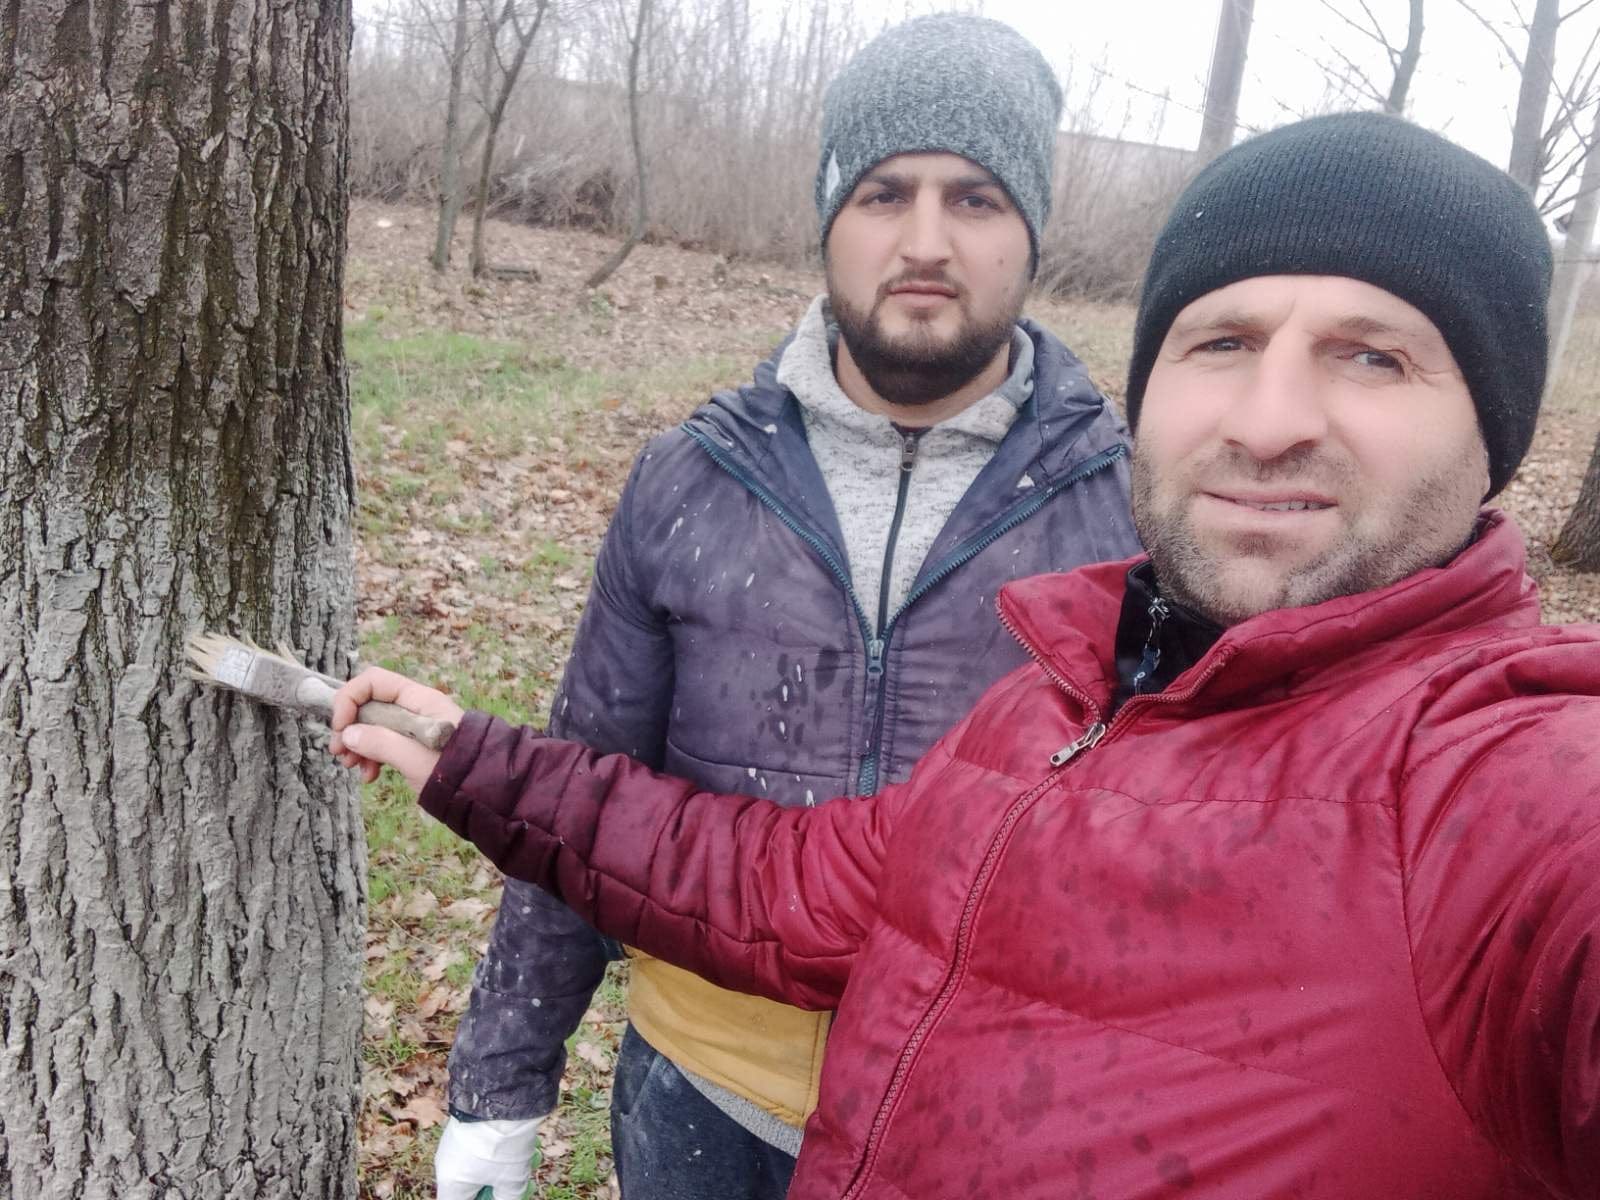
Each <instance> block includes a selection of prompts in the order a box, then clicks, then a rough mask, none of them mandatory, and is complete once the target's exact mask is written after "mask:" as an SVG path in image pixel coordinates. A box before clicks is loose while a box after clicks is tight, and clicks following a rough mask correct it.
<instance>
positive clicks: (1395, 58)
mask: <svg viewBox="0 0 1600 1200" xmlns="http://www.w3.org/2000/svg"><path fill="white" fill-rule="evenodd" d="M1355 4H1356V7H1357V8H1358V9H1360V12H1361V19H1360V20H1356V19H1355V18H1354V17H1352V16H1351V15H1350V14H1349V13H1347V12H1346V11H1345V10H1344V8H1343V7H1342V6H1340V5H1338V4H1335V3H1333V0H1322V7H1323V8H1325V9H1327V10H1328V11H1329V12H1330V13H1332V14H1333V15H1334V16H1336V17H1337V18H1339V20H1341V21H1343V22H1344V23H1345V24H1346V25H1348V26H1349V27H1350V28H1351V29H1353V30H1355V31H1356V32H1357V33H1359V34H1360V35H1361V36H1362V37H1363V38H1366V39H1367V40H1369V41H1372V42H1374V43H1376V44H1377V45H1378V47H1379V48H1380V49H1381V50H1382V51H1383V53H1384V56H1385V57H1386V58H1387V59H1388V60H1389V69H1390V74H1389V82H1388V86H1387V87H1385V86H1383V85H1382V84H1381V83H1380V82H1379V81H1378V80H1375V79H1373V77H1372V75H1371V74H1370V73H1369V72H1368V71H1367V69H1366V68H1365V67H1364V66H1362V65H1361V64H1360V63H1359V62H1358V61H1357V60H1356V59H1355V58H1354V57H1352V56H1351V55H1349V54H1346V53H1345V52H1344V51H1342V50H1340V49H1339V48H1338V47H1337V46H1330V47H1329V49H1330V50H1331V51H1332V53H1333V55H1334V57H1336V58H1337V59H1338V60H1339V62H1340V64H1341V68H1340V69H1341V75H1342V79H1341V82H1342V83H1343V85H1344V87H1345V88H1346V89H1347V90H1348V91H1351V92H1353V93H1354V94H1355V95H1357V96H1359V97H1361V99H1362V100H1364V101H1370V102H1372V103H1375V104H1380V105H1382V106H1383V111H1384V112H1388V113H1395V114H1396V115H1398V114H1400V113H1403V112H1405V109H1406V98H1407V96H1408V95H1409V94H1410V91H1411V80H1412V77H1413V76H1415V75H1416V73H1417V63H1418V62H1419V61H1420V60H1421V58H1422V0H1410V11H1411V16H1410V20H1409V21H1408V23H1407V25H1406V40H1405V42H1404V44H1402V45H1398V46H1397V45H1395V43H1394V42H1393V41H1392V40H1391V39H1390V37H1389V35H1388V33H1387V32H1386V31H1385V30H1384V28H1383V23H1382V22H1381V21H1379V20H1378V16H1377V14H1376V13H1374V12H1373V11H1372V7H1371V6H1370V5H1369V4H1368V3H1367V0H1355Z"/></svg>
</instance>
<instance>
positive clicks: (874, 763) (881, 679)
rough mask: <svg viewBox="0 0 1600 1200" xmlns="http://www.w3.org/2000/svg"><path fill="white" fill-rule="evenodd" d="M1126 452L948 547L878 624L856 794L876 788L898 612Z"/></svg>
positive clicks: (1088, 465) (1090, 461)
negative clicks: (873, 702) (872, 693)
mask: <svg viewBox="0 0 1600 1200" xmlns="http://www.w3.org/2000/svg"><path fill="white" fill-rule="evenodd" d="M1127 452H1128V449H1127V447H1126V446H1124V445H1122V444H1121V443H1118V444H1117V445H1115V446H1111V447H1108V448H1107V449H1105V450H1102V451H1101V452H1100V453H1099V454H1096V455H1095V456H1094V457H1092V458H1087V459H1085V460H1084V461H1083V462H1081V463H1079V464H1078V465H1077V466H1076V467H1074V468H1073V469H1072V470H1071V471H1069V472H1068V473H1067V474H1066V475H1064V476H1063V477H1062V478H1060V479H1058V480H1057V481H1056V482H1055V483H1053V484H1051V485H1050V486H1049V487H1047V488H1043V489H1041V490H1040V491H1039V492H1038V493H1037V494H1035V495H1032V496H1029V497H1028V498H1027V499H1026V500H1024V501H1023V502H1022V503H1021V504H1018V505H1017V506H1016V507H1014V508H1012V509H1011V510H1010V511H1009V512H1006V513H1002V514H1001V515H1000V517H999V518H998V519H996V520H995V521H994V522H993V523H992V524H991V525H990V526H989V527H988V528H987V529H985V530H983V531H982V532H980V533H979V534H978V535H977V536H976V537H974V538H973V539H972V540H971V541H970V542H967V543H966V544H965V545H964V546H958V547H957V548H956V549H955V550H953V551H951V553H950V556H949V557H948V558H946V559H945V560H944V561H943V562H942V563H940V564H939V565H938V567H936V568H935V569H934V570H933V571H931V572H929V574H928V575H927V576H926V577H925V578H924V579H923V581H922V582H921V583H920V584H919V585H917V586H916V587H915V588H913V589H912V590H911V594H910V595H908V596H907V597H906V598H905V601H904V602H903V603H902V604H901V605H900V607H899V608H898V609H896V610H895V613H894V616H893V617H891V618H890V619H889V623H888V625H887V627H885V626H883V625H882V624H880V626H879V632H878V642H877V649H876V659H874V658H873V651H872V648H871V647H869V648H868V664H867V674H868V676H869V678H873V679H876V681H877V685H878V689H877V690H878V695H877V715H876V717H875V718H874V721H873V729H872V740H871V742H869V743H868V748H867V753H866V756H865V757H864V758H862V760H861V769H860V771H859V772H858V774H857V776H856V793H857V794H858V795H862V796H870V795H872V793H874V792H875V791H877V790H878V758H879V750H880V748H881V746H882V743H883V719H884V707H883V704H884V693H885V692H886V691H887V690H888V682H889V681H888V679H887V678H886V677H885V676H884V673H883V650H884V647H885V646H887V645H888V643H889V638H890V637H891V636H892V634H893V633H894V627H895V625H896V623H898V622H899V620H900V618H901V616H902V615H904V613H905V611H906V609H908V608H910V607H911V606H912V605H913V604H915V603H916V602H917V601H918V600H920V599H922V597H923V596H926V595H927V594H928V592H929V591H931V590H932V589H933V587H934V586H935V585H936V584H938V583H939V582H940V581H941V580H943V579H944V578H945V577H946V576H947V575H949V574H950V573H951V572H952V571H954V570H956V569H957V568H958V567H961V566H964V565H965V564H966V563H968V562H970V561H971V560H972V559H974V558H976V557H977V556H978V555H979V554H982V553H983V552H984V551H985V550H987V549H988V548H989V547H990V546H991V545H993V544H994V543H995V542H996V541H998V540H999V539H1000V538H1002V537H1004V536H1005V535H1006V534H1008V533H1010V532H1011V531H1012V530H1013V529H1015V528H1016V527H1017V526H1018V525H1020V524H1022V522H1024V521H1026V520H1027V519H1028V518H1029V517H1031V516H1033V515H1034V514H1035V513H1037V512H1038V511H1039V510H1040V509H1042V508H1043V507H1044V506H1045V505H1046V504H1048V503H1049V502H1050V499H1051V498H1052V497H1053V496H1055V495H1056V494H1057V493H1059V492H1061V491H1063V490H1065V489H1066V488H1069V487H1071V486H1072V485H1073V484H1075V483H1081V482H1082V481H1083V480H1085V479H1087V478H1089V476H1091V475H1097V474H1099V473H1100V472H1101V471H1103V470H1105V469H1106V468H1107V467H1109V466H1111V465H1112V464H1113V463H1115V462H1116V461H1117V460H1118V459H1120V458H1122V457H1123V456H1124V455H1126V454H1127ZM1012 632H1013V636H1015V631H1014V630H1013V631H1012ZM874 661H875V662H876V665H877V673H876V674H875V675H874V673H873V664H874Z"/></svg>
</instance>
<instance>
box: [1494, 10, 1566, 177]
mask: <svg viewBox="0 0 1600 1200" xmlns="http://www.w3.org/2000/svg"><path fill="white" fill-rule="evenodd" d="M1560 29H1561V4H1560V0H1536V2H1535V4H1534V8H1533V21H1532V22H1531V23H1530V24H1529V25H1528V53H1527V54H1526V55H1525V56H1524V57H1523V60H1522V85H1521V87H1520V88H1519V90H1518V92H1517V116H1516V119H1515V121H1514V122H1513V123H1512V127H1511V159H1510V162H1509V164H1508V165H1507V167H1506V172H1507V173H1508V174H1509V175H1510V176H1511V178H1513V179H1515V180H1516V181H1517V182H1518V183H1520V184H1521V185H1522V186H1523V187H1525V188H1526V189H1527V190H1528V194H1529V195H1530V196H1531V195H1533V194H1534V193H1535V192H1536V191H1537V190H1538V188H1539V178H1540V176H1541V175H1542V174H1543V173H1544V110H1545V107H1546V106H1547V105H1548V103H1549V100H1550V81H1551V79H1552V77H1553V75H1554V71H1555V61H1556V34H1557V33H1558V32H1560Z"/></svg>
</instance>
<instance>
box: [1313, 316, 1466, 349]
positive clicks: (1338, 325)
mask: <svg viewBox="0 0 1600 1200" xmlns="http://www.w3.org/2000/svg"><path fill="white" fill-rule="evenodd" d="M1329 327H1330V328H1332V329H1335V330H1337V331H1338V332H1339V333H1341V334H1343V335H1344V336H1346V337H1353V338H1363V339H1367V338H1376V339H1379V340H1382V339H1389V338H1399V339H1400V340H1401V341H1407V342H1414V343H1427V344H1434V343H1442V342H1443V338H1442V337H1441V335H1440V334H1439V333H1438V332H1436V331H1435V330H1433V329H1432V328H1424V327H1423V326H1420V325H1417V324H1415V323H1414V322H1396V321H1385V320H1383V319H1382V318H1381V317H1370V316H1367V315H1366V314H1364V313H1352V314H1350V315H1349V316H1345V317H1340V318H1338V319H1337V320H1334V321H1332V322H1330V323H1329Z"/></svg>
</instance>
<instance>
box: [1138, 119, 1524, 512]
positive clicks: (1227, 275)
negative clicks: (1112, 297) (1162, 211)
mask: <svg viewBox="0 0 1600 1200" xmlns="http://www.w3.org/2000/svg"><path fill="white" fill-rule="evenodd" d="M1550 272H1551V255H1550V241H1549V238H1548V237H1547V236H1546V234H1545V231H1544V225H1543V223H1542V222H1541V221H1540V220H1539V214H1538V211H1537V210H1536V209H1535V208H1534V206H1533V201H1532V200H1530V199H1529V198H1528V194H1527V193H1526V192H1524V191H1523V190H1522V189H1521V188H1520V187H1518V186H1517V185H1516V184H1515V183H1514V182H1512V180H1511V177H1510V176H1509V175H1507V174H1506V173H1505V172H1504V171H1502V170H1500V169H1499V168H1498V167H1496V166H1493V165H1492V164H1490V163H1487V162H1485V161H1484V160H1483V159H1481V158H1479V157H1478V156H1477V155H1476V154H1473V153H1471V152H1470V151H1467V150H1463V149H1462V148H1461V147H1460V146H1457V145H1455V144H1453V143H1451V142H1449V141H1446V140H1445V139H1444V138H1442V137H1440V136H1439V135H1438V134H1436V133H1429V132H1428V131H1427V130H1426V129H1420V128H1418V127H1417V126H1415V125H1412V124H1411V123H1410V122H1408V121H1403V120H1401V119H1400V118H1399V117H1389V116H1381V115H1379V114H1377V113H1344V114H1339V115H1335V116H1327V117H1314V118H1312V119H1311V120H1308V121H1299V122H1296V123H1295V124H1293V125H1285V126H1283V127H1282V128H1280V129H1274V130H1272V131H1271V132H1270V133H1264V134H1261V135H1260V136H1259V137H1253V138H1250V139H1249V140H1248V141H1244V142H1240V143H1239V145H1237V146H1235V147H1234V148H1233V149H1231V150H1229V151H1227V152H1226V153H1224V154H1222V155H1221V156H1220V157H1218V158H1217V159H1216V160H1215V161H1214V162H1212V163H1211V165H1210V166H1208V167H1206V169H1205V170H1203V171H1202V172H1200V174H1199V175H1198V176H1196V177H1195V180H1194V182H1193V183H1191V184H1190V185H1189V186H1188V188H1187V189H1186V190H1185V191H1184V193H1183V195H1182V196H1180V197H1179V198H1178V203H1177V204H1176V205H1175V206H1174V208H1173V211H1172V216H1171V217H1170V218H1168V220H1167V226H1166V228H1165V229H1164V230H1162V232H1161V236H1160V238H1159V239H1157V241H1156V248H1155V251H1154V253H1152V255H1151V256H1150V268H1149V270H1148V272H1146V274H1145V278H1144V290H1143V294H1142V295H1141V296H1140V299H1139V315H1138V317H1137V319H1136V320H1135V323H1134V333H1133V355H1132V360H1131V362H1130V364H1129V368H1128V390H1127V409H1128V423H1129V424H1130V425H1133V426H1135V427H1136V426H1137V424H1138V421H1139V407H1140V405H1141V404H1142V402H1143V400H1144V389H1145V384H1146V383H1147V382H1148V381H1149V378H1150V368H1151V366H1152V365H1153V364H1154V363H1155V360H1156V355H1157V354H1158V353H1159V352H1160V350H1161V344H1162V342H1163V341H1165V340H1166V336H1167V330H1168V329H1169V328H1171V326H1172V322H1173V319H1174V318H1175V317H1176V316H1177V315H1178V313H1179V312H1181V311H1182V310H1183V309H1184V308H1185V307H1186V306H1187V305H1188V304H1189V303H1190V302H1191V301H1194V300H1198V299H1199V298H1200V297H1201V296H1204V295H1205V294H1206V293H1208V292H1214V291H1216V290H1217V289H1218V288H1222V287H1226V286H1227V285H1228V284H1230V283H1235V282H1237V281H1239V280H1241V279H1249V278H1252V277H1254V276H1257V275H1342V276H1345V277H1347V278H1350V279H1360V280H1363V281H1364V282H1366V283H1371V284H1374V285H1376V286H1378V287H1380V288H1382V289H1383V290H1384V291H1386V292H1389V293H1390V294H1392V295H1395V296H1398V297H1400V299H1402V300H1404V301H1405V302H1406V303H1407V304H1410V305H1411V306H1412V307H1413V308H1416V309H1418V310H1419V311H1421V312H1422V313H1423V314H1424V315H1425V316H1426V317H1427V318H1428V319H1429V320H1430V321H1432V322H1433V324H1434V326H1435V327H1436V328H1437V329H1438V330H1439V332H1440V333H1441V334H1443V335H1444V340H1445V342H1446V343H1447V344H1448V345H1449V347H1450V352H1451V354H1452V355H1453V356H1454V357H1455V360H1456V365H1457V366H1459V367H1460V368H1461V373H1462V375H1463V376H1464V377H1465V379H1466V382H1467V388H1468V390H1469V391H1470V392H1471V393H1472V401H1473V404H1474V405H1475V406H1476V407H1477V410H1478V428H1479V430H1480V431H1481V432H1482V434H1483V443H1484V446H1485V447H1486V448H1487V449H1488V451H1489V493H1488V494H1489V495H1490V496H1492V495H1494V494H1495V493H1496V492H1498V491H1499V490H1500V489H1501V488H1503V487H1504V486H1505V485H1506V483H1507V481H1509V480H1510V478H1511V476H1512V475H1513V474H1515V473H1516V469H1517V465H1518V464H1519V463H1521V461H1522V456H1523V455H1524V454H1526V453H1527V451H1528V445H1529V443H1530V442H1531V441H1532V440H1533V429H1534V424H1535V422H1536V421H1537V420H1538V416H1539V400H1540V397H1541V396H1542V394H1543V392H1544V377H1545V360H1546V331H1545V305H1546V303H1547V301H1548V300H1549V296H1550Z"/></svg>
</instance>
